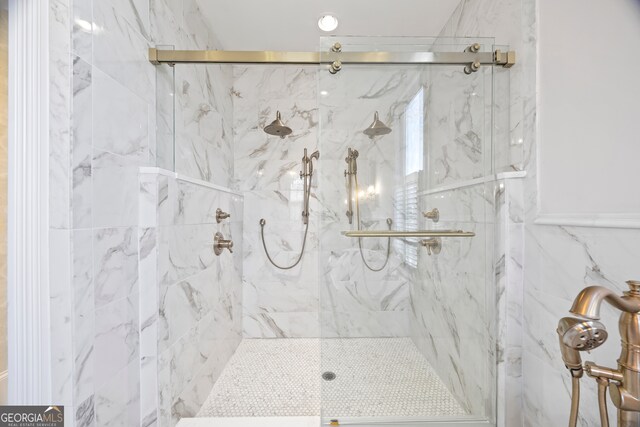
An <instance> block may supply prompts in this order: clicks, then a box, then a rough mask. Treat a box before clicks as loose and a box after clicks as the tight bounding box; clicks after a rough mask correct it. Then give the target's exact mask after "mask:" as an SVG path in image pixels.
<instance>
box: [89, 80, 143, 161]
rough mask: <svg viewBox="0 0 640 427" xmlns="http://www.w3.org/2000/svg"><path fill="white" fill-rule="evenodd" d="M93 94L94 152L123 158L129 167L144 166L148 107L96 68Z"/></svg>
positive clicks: (136, 96)
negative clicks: (95, 150) (97, 151)
mask: <svg viewBox="0 0 640 427" xmlns="http://www.w3.org/2000/svg"><path fill="white" fill-rule="evenodd" d="M92 92H93V115H92V118H93V119H92V124H93V126H92V127H93V146H94V148H95V149H97V150H100V151H107V152H109V153H113V154H117V155H119V156H122V157H126V158H127V160H129V161H130V162H131V164H138V165H141V166H144V165H145V164H147V162H148V159H149V129H148V124H149V123H148V112H147V109H148V104H147V103H146V102H145V101H143V100H142V99H141V98H140V97H139V96H138V95H136V94H135V93H133V92H131V91H130V90H129V89H127V88H126V87H125V86H123V85H122V84H121V83H119V82H117V81H116V80H114V79H113V78H111V77H109V76H108V75H107V74H105V73H104V72H102V71H100V70H99V69H97V68H96V67H94V69H93V74H92ZM116 106H117V107H116Z"/></svg>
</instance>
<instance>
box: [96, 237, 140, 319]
mask: <svg viewBox="0 0 640 427" xmlns="http://www.w3.org/2000/svg"><path fill="white" fill-rule="evenodd" d="M93 274H94V283H95V306H96V308H98V307H101V306H104V305H106V304H109V303H111V302H113V301H117V300H120V299H121V298H124V297H126V296H128V295H130V294H132V293H133V292H137V291H138V289H137V287H138V234H137V231H136V230H135V229H133V228H105V229H96V230H94V232H93Z"/></svg>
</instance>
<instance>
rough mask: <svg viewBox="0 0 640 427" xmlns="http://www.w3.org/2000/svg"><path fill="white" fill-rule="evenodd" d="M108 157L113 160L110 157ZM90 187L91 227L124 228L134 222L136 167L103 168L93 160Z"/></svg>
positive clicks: (136, 210)
mask: <svg viewBox="0 0 640 427" xmlns="http://www.w3.org/2000/svg"><path fill="white" fill-rule="evenodd" d="M94 154H95V153H94ZM109 157H111V158H112V159H113V156H109ZM102 159H104V158H102ZM102 159H100V160H98V161H101V160H102ZM91 186H92V195H93V196H92V200H91V204H92V207H91V211H92V214H93V226H94V227H96V228H98V227H126V226H135V225H136V224H137V223H138V216H139V212H138V192H139V184H138V168H137V167H135V166H117V165H114V166H104V167H103V166H97V165H96V161H95V160H94V166H93V168H92V180H91Z"/></svg>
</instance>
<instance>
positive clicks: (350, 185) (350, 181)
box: [344, 112, 393, 272]
mask: <svg viewBox="0 0 640 427" xmlns="http://www.w3.org/2000/svg"><path fill="white" fill-rule="evenodd" d="M377 117H378V113H377V112H376V119H377ZM389 132H391V130H389ZM357 159H358V150H354V149H352V148H351V147H349V148H348V149H347V157H346V158H345V159H344V161H345V162H347V169H346V170H345V171H344V176H345V178H346V179H347V193H348V194H347V203H348V208H347V218H348V219H349V224H351V223H352V221H353V213H354V212H353V205H352V200H355V201H356V228H357V231H358V232H360V231H361V230H360V228H361V224H360V201H359V200H360V190H359V186H358V161H357ZM354 185H355V193H354V192H353V190H354ZM392 224H393V220H392V219H391V218H387V227H388V228H389V231H391V225H392ZM358 249H359V251H360V258H362V263H363V264H364V265H365V267H367V268H368V269H369V270H371V271H374V272H378V271H382V270H383V269H384V268H385V267H386V266H387V263H388V262H389V257H390V256H391V237H387V254H386V257H385V259H384V263H383V264H382V266H380V267H378V268H375V267H372V266H370V265H369V263H368V262H367V260H366V259H365V258H364V253H363V251H362V240H361V239H358Z"/></svg>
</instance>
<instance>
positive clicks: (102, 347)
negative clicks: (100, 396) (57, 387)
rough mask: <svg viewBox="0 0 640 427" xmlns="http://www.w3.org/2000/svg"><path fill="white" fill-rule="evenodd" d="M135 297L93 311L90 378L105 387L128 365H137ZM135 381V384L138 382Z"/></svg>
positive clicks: (137, 317) (137, 337)
mask: <svg viewBox="0 0 640 427" xmlns="http://www.w3.org/2000/svg"><path fill="white" fill-rule="evenodd" d="M138 301H139V297H138V295H137V294H132V295H130V296H129V297H126V298H122V299H119V300H117V301H114V302H112V303H110V304H107V305H105V306H104V307H100V308H98V309H96V312H95V322H96V323H95V328H96V337H95V345H94V351H95V357H94V358H93V359H94V367H93V369H94V373H93V378H94V382H95V384H96V389H97V388H98V387H104V386H106V385H107V384H108V383H109V382H110V381H111V380H112V379H113V377H114V376H115V375H116V374H118V373H119V372H121V371H122V370H124V369H126V367H127V366H128V365H129V364H131V363H137V364H138V372H137V374H138V376H139V364H140V349H139V345H140V331H139V326H138V322H139V306H138ZM139 381H140V380H139V378H138V379H137V381H136V382H139Z"/></svg>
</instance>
